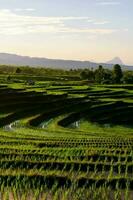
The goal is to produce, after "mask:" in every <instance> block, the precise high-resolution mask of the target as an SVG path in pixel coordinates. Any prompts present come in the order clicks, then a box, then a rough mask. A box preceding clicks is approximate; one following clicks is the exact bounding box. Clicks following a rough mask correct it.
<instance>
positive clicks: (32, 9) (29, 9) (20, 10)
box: [14, 8, 35, 12]
mask: <svg viewBox="0 0 133 200" xmlns="http://www.w3.org/2000/svg"><path fill="white" fill-rule="evenodd" d="M14 11H16V12H23V11H28V12H33V11H35V9H34V8H24V9H22V8H15V9H14Z"/></svg>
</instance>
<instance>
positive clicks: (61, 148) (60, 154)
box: [0, 66, 133, 200]
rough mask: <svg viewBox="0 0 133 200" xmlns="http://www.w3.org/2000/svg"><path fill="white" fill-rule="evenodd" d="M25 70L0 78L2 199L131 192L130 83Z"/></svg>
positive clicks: (66, 199) (67, 199)
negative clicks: (109, 82) (31, 72)
mask: <svg viewBox="0 0 133 200" xmlns="http://www.w3.org/2000/svg"><path fill="white" fill-rule="evenodd" d="M19 68H21V67H19ZM23 69H24V68H21V69H19V70H18V67H16V68H15V72H14V73H12V72H11V73H8V75H5V74H1V79H0V81H1V84H0V127H1V128H0V198H1V199H6V200H8V199H15V200H20V199H22V200H23V199H24V200H26V199H27V200H29V199H36V200H41V199H42V200H45V199H46V200H84V199H85V200H86V199H90V200H91V199H92V200H93V199H94V200H96V199H98V200H99V199H100V200H102V199H104V200H105V199H108V200H111V199H114V200H115V199H116V200H117V199H127V200H131V199H133V85H132V84H124V83H123V84H101V82H104V81H106V79H105V78H104V79H103V74H104V77H110V78H112V73H113V72H111V71H108V70H105V69H103V67H102V66H100V67H99V68H98V69H97V70H96V71H93V70H91V73H93V74H95V76H90V77H93V78H95V77H96V78H97V81H96V82H98V84H96V83H95V82H93V81H92V80H93V79H92V80H91V81H88V80H89V79H88V80H86V78H85V80H81V79H80V74H81V71H75V72H73V71H68V72H66V71H64V72H63V74H62V75H61V74H59V73H60V71H58V70H57V71H58V72H57V74H56V76H54V73H56V70H55V71H52V70H51V71H50V72H51V74H50V73H49V72H48V71H47V70H48V69H46V71H47V73H48V74H47V75H46V74H45V75H43V74H40V75H39V70H40V71H41V70H42V69H37V70H38V74H35V73H37V72H36V70H35V72H34V73H33V74H30V73H29V74H28V73H27V75H26V74H24V73H23ZM33 70H34V69H33ZM44 71H45V70H44ZM46 71H45V73H46ZM52 73H53V75H52ZM67 73H68V74H67ZM82 73H83V71H82ZM85 73H86V71H85ZM115 73H117V72H115ZM69 74H71V76H69ZM125 74H126V75H125ZM130 75H131V74H130ZM127 76H128V72H123V77H121V78H120V79H121V81H122V79H123V80H124V79H125V77H127ZM30 80H32V81H33V82H34V84H29V83H31V81H30ZM27 81H28V82H27Z"/></svg>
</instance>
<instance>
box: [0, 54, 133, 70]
mask: <svg viewBox="0 0 133 200" xmlns="http://www.w3.org/2000/svg"><path fill="white" fill-rule="evenodd" d="M116 58H117V59H116ZM116 58H115V59H113V60H112V61H109V62H107V63H96V62H90V61H79V60H62V59H48V58H39V57H29V56H20V55H16V54H8V53H0V64H1V65H2V64H3V65H18V66H31V67H48V68H53V69H54V68H58V69H79V68H82V69H84V68H94V69H95V68H97V67H98V66H99V65H100V64H102V65H103V66H104V67H106V68H108V69H112V67H113V65H114V64H120V63H122V61H121V60H120V59H119V60H118V57H116ZM118 61H119V62H118ZM120 61H121V62H120ZM121 66H122V68H123V69H127V70H133V66H126V65H124V64H123V63H122V64H121Z"/></svg>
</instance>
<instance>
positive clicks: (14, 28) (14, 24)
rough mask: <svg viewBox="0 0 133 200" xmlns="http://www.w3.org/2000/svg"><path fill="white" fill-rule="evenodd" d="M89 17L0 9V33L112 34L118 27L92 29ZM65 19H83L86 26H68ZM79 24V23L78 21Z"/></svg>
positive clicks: (103, 22) (102, 22)
mask: <svg viewBox="0 0 133 200" xmlns="http://www.w3.org/2000/svg"><path fill="white" fill-rule="evenodd" d="M89 20H90V21H94V20H91V19H90V18H89V17H73V16H68V17H43V16H42V17H40V16H30V15H20V14H16V13H14V12H12V11H11V10H7V9H6V10H0V34H3V35H20V34H29V33H30V34H31V33H33V34H35V33H40V34H43V33H51V34H54V33H67V34H75V33H77V34H85V33H87V34H112V33H115V32H117V31H119V29H106V28H103V29H99V28H96V29H94V28H93V29H92V28H89V27H88V21H89ZM66 21H81V22H82V21H83V22H86V27H82V26H81V27H79V25H78V27H75V26H72V25H71V26H69V25H68V24H67V23H66ZM94 23H95V24H99V25H100V24H105V23H107V22H106V21H101V22H100V21H99V22H96V21H94ZM79 24H80V23H79Z"/></svg>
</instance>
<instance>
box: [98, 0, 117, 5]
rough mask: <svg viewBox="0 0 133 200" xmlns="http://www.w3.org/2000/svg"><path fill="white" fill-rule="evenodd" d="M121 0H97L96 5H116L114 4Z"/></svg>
mask: <svg viewBox="0 0 133 200" xmlns="http://www.w3.org/2000/svg"><path fill="white" fill-rule="evenodd" d="M120 4H121V2H120V1H111V0H104V1H103V0H97V2H96V5H100V6H116V5H120Z"/></svg>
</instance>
